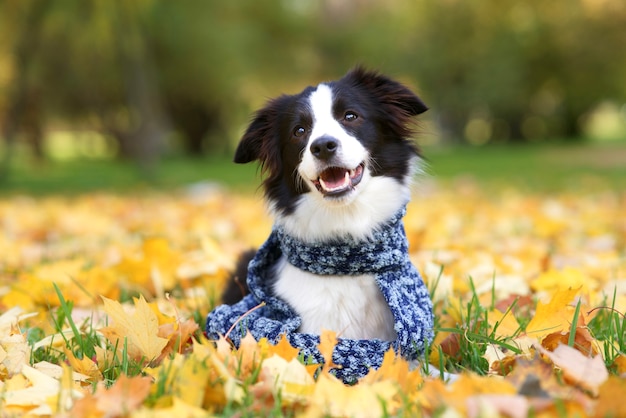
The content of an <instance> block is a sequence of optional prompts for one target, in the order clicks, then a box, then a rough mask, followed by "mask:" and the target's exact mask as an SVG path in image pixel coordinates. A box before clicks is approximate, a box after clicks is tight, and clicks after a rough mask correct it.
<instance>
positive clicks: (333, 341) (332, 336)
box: [317, 329, 339, 373]
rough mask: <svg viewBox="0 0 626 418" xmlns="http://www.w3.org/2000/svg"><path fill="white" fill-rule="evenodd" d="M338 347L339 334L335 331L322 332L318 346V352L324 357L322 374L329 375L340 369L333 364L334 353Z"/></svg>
mask: <svg viewBox="0 0 626 418" xmlns="http://www.w3.org/2000/svg"><path fill="white" fill-rule="evenodd" d="M336 345H337V333H336V332H335V331H329V330H326V329H325V330H322V334H321V335H320V343H319V345H318V346H317V348H318V350H320V353H321V354H322V357H324V366H323V367H322V373H327V372H328V371H329V370H330V369H332V368H334V367H339V366H338V365H336V364H335V363H333V351H334V350H335V346H336Z"/></svg>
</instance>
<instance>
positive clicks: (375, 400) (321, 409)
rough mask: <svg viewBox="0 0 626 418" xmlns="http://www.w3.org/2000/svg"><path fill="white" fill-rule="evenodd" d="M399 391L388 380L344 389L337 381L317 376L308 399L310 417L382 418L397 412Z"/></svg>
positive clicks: (330, 377) (333, 378)
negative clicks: (314, 415)
mask: <svg viewBox="0 0 626 418" xmlns="http://www.w3.org/2000/svg"><path fill="white" fill-rule="evenodd" d="M397 394H398V388H397V386H396V385H394V383H393V381H391V380H384V381H381V382H376V383H372V384H357V385H354V386H346V385H344V384H343V383H342V382H341V381H340V380H338V379H337V378H336V377H334V376H332V375H331V374H328V373H325V374H322V375H320V377H319V379H318V381H317V384H316V385H315V391H314V392H313V396H312V397H311V398H310V399H311V401H310V402H311V403H310V407H309V413H310V414H311V415H313V411H316V412H317V413H318V414H320V415H322V416H341V417H381V416H384V415H393V414H394V413H395V412H396V410H397V409H398V406H399V404H398V402H396V401H394V398H395V396H396V395H397Z"/></svg>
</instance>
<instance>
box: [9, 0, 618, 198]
mask: <svg viewBox="0 0 626 418" xmlns="http://www.w3.org/2000/svg"><path fill="white" fill-rule="evenodd" d="M625 28H626V2H625V1H624V0H558V1H544V0H511V1H499V0H476V1H466V0H439V1H436V0H430V1H427V0H425V1H401V0H385V1H374V0H271V1H259V0H232V1H224V0H220V1H217V0H179V1H168V0H133V1H130V0H0V39H2V42H0V126H1V131H0V192H7V191H8V192H14V191H27V192H33V193H45V192H57V191H63V190H68V191H86V190H91V189H99V188H107V187H109V188H112V189H114V190H119V189H123V188H131V187H136V186H137V185H140V184H147V185H157V186H159V187H164V186H173V187H176V186H178V185H181V184H185V183H188V182H193V181H198V180H201V179H215V180H219V181H222V182H225V183H227V184H229V185H231V186H233V187H238V186H241V187H244V188H245V187H246V186H248V187H250V185H251V183H253V184H256V180H255V179H254V178H253V177H254V170H255V169H254V167H247V168H241V167H234V165H232V164H230V163H229V160H230V154H231V152H232V150H233V147H234V146H235V144H236V142H237V140H238V138H239V136H240V135H241V133H242V131H243V129H244V128H245V125H246V123H247V122H248V121H249V118H250V114H251V113H252V112H253V111H254V110H255V109H256V108H258V107H259V106H261V105H262V104H263V103H264V102H265V101H266V100H267V99H268V98H270V97H274V96H276V95H279V94H281V93H296V92H299V91H300V90H301V89H302V88H303V87H305V86H307V85H313V84H316V83H318V82H320V81H324V80H329V79H336V78H339V77H341V76H342V75H343V74H344V73H345V72H346V71H347V70H349V69H350V68H351V67H353V66H354V65H355V64H362V65H365V66H366V67H369V68H372V69H378V70H380V71H381V72H384V73H386V74H388V75H390V76H392V77H394V78H398V79H400V80H401V81H403V82H404V83H406V84H407V85H409V86H410V87H411V88H412V89H414V90H415V91H416V92H417V93H418V95H420V97H422V98H423V100H424V101H425V102H426V103H427V104H428V105H429V107H430V111H429V112H427V114H425V118H423V119H422V120H421V123H420V126H419V135H418V142H419V143H420V144H421V145H422V147H423V148H424V149H425V154H426V155H427V156H429V164H430V167H431V170H432V173H433V174H434V175H436V176H442V177H446V176H448V177H450V176H456V175H458V174H460V173H464V172H469V173H472V174H474V175H476V176H478V177H481V176H482V177H483V178H500V179H504V180H505V181H506V180H507V179H508V178H516V179H530V180H531V181H535V183H537V184H543V183H547V184H548V185H557V186H560V185H561V184H563V182H567V181H569V180H570V179H571V178H572V176H573V175H574V174H576V173H578V174H580V173H585V172H588V173H589V174H593V175H598V176H604V177H607V178H609V179H610V181H612V182H615V183H616V184H619V183H620V182H621V181H623V180H624V179H625V178H626V171H625V170H626V141H625V140H626V29H625ZM535 177H536V179H535V180H533V179H534V178H535Z"/></svg>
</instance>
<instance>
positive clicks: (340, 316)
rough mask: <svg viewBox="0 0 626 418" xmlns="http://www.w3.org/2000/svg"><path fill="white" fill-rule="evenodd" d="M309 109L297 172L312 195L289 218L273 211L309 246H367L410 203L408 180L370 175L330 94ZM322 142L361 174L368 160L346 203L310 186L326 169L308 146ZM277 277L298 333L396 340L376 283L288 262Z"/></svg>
mask: <svg viewBox="0 0 626 418" xmlns="http://www.w3.org/2000/svg"><path fill="white" fill-rule="evenodd" d="M309 103H310V107H311V111H312V114H313V128H312V132H311V135H310V139H309V143H308V144H307V146H306V147H305V148H304V154H303V155H302V160H301V163H300V164H299V166H298V168H297V170H298V172H299V174H300V176H301V177H302V178H303V179H304V181H306V182H307V183H308V184H309V186H310V189H311V192H310V193H305V194H303V195H302V196H301V197H300V201H299V202H298V203H297V205H295V210H294V211H293V212H292V213H290V214H287V215H285V214H280V213H278V211H276V210H272V212H274V215H275V218H276V221H277V223H278V224H280V225H281V226H282V227H284V229H285V231H286V232H287V233H288V234H290V235H292V236H294V237H297V238H298V239H300V240H302V241H305V242H306V241H308V242H315V241H323V240H328V239H333V238H337V237H341V236H347V235H349V236H352V237H353V238H355V239H357V240H362V239H367V238H368V236H369V235H370V234H371V233H372V231H374V229H375V228H376V227H377V226H378V225H380V224H381V223H383V222H385V221H386V220H388V219H389V218H391V217H392V216H393V215H394V214H395V213H396V212H397V211H398V210H399V209H400V208H401V207H402V205H404V204H406V202H408V200H409V197H410V186H409V185H410V178H407V179H405V181H404V182H400V181H398V180H396V179H393V178H390V177H386V176H372V175H371V173H370V167H371V165H372V164H376V162H375V161H372V160H371V158H370V155H369V153H368V151H367V149H366V148H365V147H363V145H361V142H360V141H359V140H358V139H357V138H355V137H354V136H352V135H350V134H349V133H348V132H347V131H345V130H344V129H343V127H342V125H341V124H340V123H339V122H338V121H337V120H335V118H334V117H333V115H332V113H331V109H332V103H333V97H332V90H331V89H330V87H328V86H327V85H324V84H320V85H319V86H318V87H317V89H316V90H314V91H313V92H312V93H311V95H310V96H309ZM323 135H331V136H333V137H334V138H336V139H337V140H338V141H339V149H338V150H337V154H336V155H337V157H338V159H340V160H341V164H342V166H345V167H356V166H358V165H359V164H360V163H361V162H363V161H365V168H364V172H363V177H362V180H361V182H360V183H359V184H358V185H357V186H356V187H355V188H354V190H353V191H352V192H350V193H349V194H348V195H346V196H344V197H342V198H341V199H328V198H326V197H324V196H323V195H322V194H321V193H319V192H318V191H317V190H316V188H315V186H314V183H313V181H314V180H315V179H317V177H318V176H319V173H320V172H321V171H322V170H323V169H324V168H326V167H325V166H324V165H323V163H322V162H320V161H319V160H318V159H316V158H315V156H314V155H313V154H312V152H311V150H310V145H311V143H312V142H313V141H314V140H315V139H317V138H320V137H321V136H323ZM411 174H412V173H411ZM270 204H271V202H270ZM270 209H271V208H270ZM275 274H276V277H277V278H276V281H275V284H274V290H275V292H276V295H277V296H279V297H281V298H283V299H284V300H285V301H287V302H288V303H289V304H290V305H291V306H292V307H293V308H294V309H295V310H296V312H297V313H298V315H300V317H301V319H302V325H301V327H300V332H305V333H312V334H319V333H320V332H321V330H322V329H329V330H334V331H336V332H337V333H338V334H339V336H340V337H345V338H352V339H374V338H378V339H381V340H395V338H396V333H395V330H394V329H393V323H394V320H393V316H392V314H391V311H390V310H389V307H388V305H387V302H386V301H385V300H384V298H383V296H382V294H381V292H380V290H379V288H378V286H377V285H376V283H375V281H374V277H373V276H371V275H362V276H318V275H315V274H311V273H308V272H304V271H302V270H300V269H298V268H296V267H294V266H292V265H291V264H289V263H288V262H286V260H285V259H284V258H283V259H282V260H281V261H280V262H279V263H278V266H277V267H276V270H275Z"/></svg>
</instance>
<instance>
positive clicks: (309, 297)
mask: <svg viewBox="0 0 626 418" xmlns="http://www.w3.org/2000/svg"><path fill="white" fill-rule="evenodd" d="M426 110H427V107H426V105H425V104H424V103H423V102H422V100H421V99H420V98H418V97H417V96H416V95H415V94H414V93H413V92H412V91H411V90H409V89H408V88H407V87H405V86H404V85H402V84H401V83H399V82H397V81H395V80H392V79H390V78H388V77H386V76H384V75H382V74H380V73H377V72H374V71H369V70H366V69H364V68H362V67H357V68H355V69H353V70H351V71H350V72H348V73H347V74H346V75H345V76H344V77H343V78H341V79H339V80H337V81H332V82H326V83H321V84H319V85H317V86H314V87H307V88H305V89H304V90H303V91H302V92H301V93H299V94H295V95H282V96H280V97H278V98H275V99H273V100H271V101H269V102H268V103H267V104H266V106H265V107H263V108H262V109H261V110H259V111H258V112H257V113H256V114H255V116H254V118H253V120H252V121H251V123H250V125H249V126H248V128H247V130H246V131H245V133H244V135H243V137H242V139H241V141H240V142H239V145H238V147H237V149H236V151H235V157H234V161H235V163H240V164H245V163H250V162H253V161H259V162H260V164H261V169H262V172H263V174H264V181H263V190H264V194H265V197H266V200H267V203H268V207H269V211H270V214H271V215H272V216H273V218H274V220H275V226H274V232H273V233H272V235H271V237H270V239H268V243H266V244H264V247H262V249H263V254H262V255H259V254H261V251H259V253H256V254H255V253H254V252H248V253H247V254H246V255H245V256H244V257H243V258H242V259H241V260H240V262H239V266H238V268H237V269H236V272H235V274H234V277H233V280H231V282H230V285H229V286H228V287H227V289H226V291H225V292H224V294H223V297H222V300H223V302H225V303H226V304H227V305H233V306H236V305H235V304H237V303H239V302H238V301H239V299H241V298H242V297H244V296H246V295H247V294H248V293H249V292H252V294H253V296H254V298H255V303H256V302H260V301H262V302H264V303H265V302H267V301H269V302H268V304H270V305H271V304H272V303H274V304H276V306H278V308H276V309H274V314H267V315H269V316H270V317H271V320H273V321H275V322H276V323H277V324H278V325H280V322H281V321H283V322H285V323H287V322H288V321H291V317H295V318H296V319H297V320H296V321H295V322H289V323H290V324H291V325H289V326H287V327H286V328H284V327H282V328H281V327H280V326H278V325H276V326H274V325H273V326H272V327H270V328H271V329H270V328H267V330H266V331H264V332H262V333H259V335H255V337H263V336H267V335H266V334H267V333H270V334H272V337H275V336H276V335H275V334H276V332H278V330H279V329H280V330H282V331H281V332H287V333H288V332H289V331H285V329H288V330H290V331H294V332H296V333H298V334H306V335H319V334H320V332H321V330H323V329H326V330H333V331H335V332H337V333H338V335H339V336H340V337H341V338H344V339H346V340H351V341H367V340H375V341H384V342H390V343H391V342H394V341H396V340H400V339H401V340H402V341H405V340H406V341H405V342H404V344H405V345H407V346H408V345H410V344H414V342H413V343H411V342H410V340H411V338H413V337H411V335H408V336H407V335H405V334H407V333H406V332H405V331H406V328H409V326H405V325H398V321H399V320H400V319H399V318H400V317H401V316H405V315H409V314H406V313H405V312H403V309H405V308H406V309H408V310H410V309H412V306H413V305H411V304H414V306H415V307H416V309H423V312H420V313H419V315H420V318H422V316H423V317H424V318H426V319H418V320H417V321H418V322H419V321H422V322H424V323H423V324H421V325H420V326H423V328H428V327H430V328H432V305H431V304H430V299H429V298H428V293H427V291H426V290H425V287H424V284H423V282H422V281H421V277H420V276H419V273H410V274H409V273H406V272H405V273H403V274H402V275H403V276H407V277H408V276H410V279H402V280H404V282H403V283H404V284H403V285H401V286H403V287H402V289H403V290H402V292H403V293H402V292H401V293H402V294H403V295H405V296H406V295H408V298H409V299H410V300H411V302H410V303H408V305H406V306H405V307H402V306H395V307H394V308H393V312H392V306H393V303H396V304H397V303H398V302H397V300H396V299H398V298H396V297H395V296H393V295H391V296H390V294H392V293H394V292H389V291H388V290H387V283H392V282H394V280H395V279H393V278H392V279H382V278H381V277H382V275H383V273H384V272H385V271H386V270H385V269H388V267H385V266H383V267H381V268H380V269H378V270H376V269H375V268H373V270H371V271H370V270H369V269H368V266H369V265H372V266H374V265H377V264H379V261H380V260H382V261H381V262H382V263H383V264H384V263H385V261H384V260H387V259H390V258H393V259H394V260H395V257H399V258H398V260H401V263H402V264H403V265H405V264H407V263H408V264H410V262H409V261H408V250H407V245H406V237H405V236H404V229H403V227H402V224H401V218H402V216H403V215H404V212H403V210H404V208H405V206H406V204H407V202H408V201H409V199H410V194H411V182H412V179H413V177H414V175H415V172H416V170H418V169H419V166H420V161H421V154H420V151H419V149H418V147H417V146H416V145H415V143H414V142H413V141H412V140H411V139H410V136H411V135H412V129H411V126H412V119H413V117H414V116H417V115H419V114H421V113H423V112H425V111H426ZM390 225H391V226H390ZM389 231H391V232H389ZM274 235H276V237H277V238H275V239H274V238H272V237H274ZM381 237H383V238H381ZM389 237H391V238H389ZM387 239H388V240H389V242H393V243H395V244H392V246H391V247H393V248H392V250H389V248H391V247H390V245H388V243H386V241H385V240H387ZM270 241H271V243H272V244H271V245H270V244H269V243H270ZM381 243H382V244H381ZM396 244H397V246H394V245H396ZM388 250H389V251H388ZM379 255H380V257H379ZM255 257H257V258H258V257H260V258H261V259H255ZM250 260H252V262H251V263H249V262H250ZM255 260H256V261H255ZM398 262H399V261H398ZM394 263H396V261H394ZM381 265H382V264H381ZM394 265H395V264H394ZM352 266H362V267H363V268H361V267H354V269H353V268H352ZM253 267H254V272H256V271H257V270H258V271H263V273H259V274H257V273H254V274H255V276H254V277H255V278H253V279H251V277H250V275H251V274H252V273H251V270H252V269H253ZM389 268H390V267H389ZM402 268H404V267H402ZM410 269H411V271H413V269H414V268H413V267H412V266H410ZM381 272H383V273H381ZM384 274H386V273H384ZM259 275H260V276H263V277H262V278H260V279H258V280H257V279H256V276H259ZM389 277H391V276H389ZM246 282H247V284H250V285H251V286H250V289H248V288H247V287H246ZM394 283H395V282H394ZM253 284H254V286H253ZM390 286H392V287H393V286H396V285H395V284H393V285H390ZM398 286H400V285H398ZM253 287H256V288H257V289H256V293H255V289H254V288H253ZM259 288H262V291H260V290H259ZM416 294H419V297H418V296H415V295H416ZM403 297H404V296H403ZM272 301H273V302H272ZM250 306H251V305H250ZM250 306H248V305H246V306H244V307H242V308H241V310H237V312H238V313H239V314H243V312H245V311H244V310H243V309H246V308H249V307H250ZM221 309H226V308H221ZM267 309H268V307H267V306H265V307H262V308H261V310H267ZM416 309H414V310H416ZM219 310H220V308H218V311H219ZM224 312H226V311H224ZM276 312H278V313H276ZM285 312H288V314H285ZM228 314H229V315H231V316H230V317H229V318H230V319H229V324H228V326H229V327H230V326H231V324H230V322H232V318H233V317H234V316H232V314H233V312H230V311H229V312H228ZM212 315H213V316H212ZM220 315H221V314H219V312H217V313H215V314H210V315H209V318H208V323H207V331H208V333H209V334H216V333H223V332H224V329H226V325H224V326H222V327H221V328H220V326H218V325H215V324H219V322H220V321H221V320H222V319H221V318H224V316H220ZM411 315H412V314H411ZM265 316H266V314H263V313H260V314H259V318H262V319H259V320H260V322H262V323H263V324H264V325H263V326H265V322H264V321H266V320H268V318H266V317H265ZM286 318H287V319H286ZM250 321H253V319H250ZM412 322H415V320H412ZM250 323H252V322H250ZM276 327H278V328H276ZM290 327H291V328H290ZM275 328H276V329H275ZM268 330H269V331H268ZM422 331H423V335H422V336H421V337H420V338H417V337H416V340H419V341H421V343H423V342H424V341H425V340H428V339H429V338H431V337H432V335H431V333H432V329H431V330H428V329H425V330H420V331H418V332H422ZM399 332H402V333H403V334H402V336H401V337H402V338H399V337H400V336H399V335H398V334H399ZM253 334H254V333H253ZM422 337H424V338H422ZM274 339H275V338H274ZM296 343H297V342H296ZM399 345H402V343H399ZM414 345H415V344H414ZM407 350H409V348H407ZM345 367H346V366H345V365H344V368H345ZM357 374H359V373H357ZM360 374H362V373H360Z"/></svg>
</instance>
